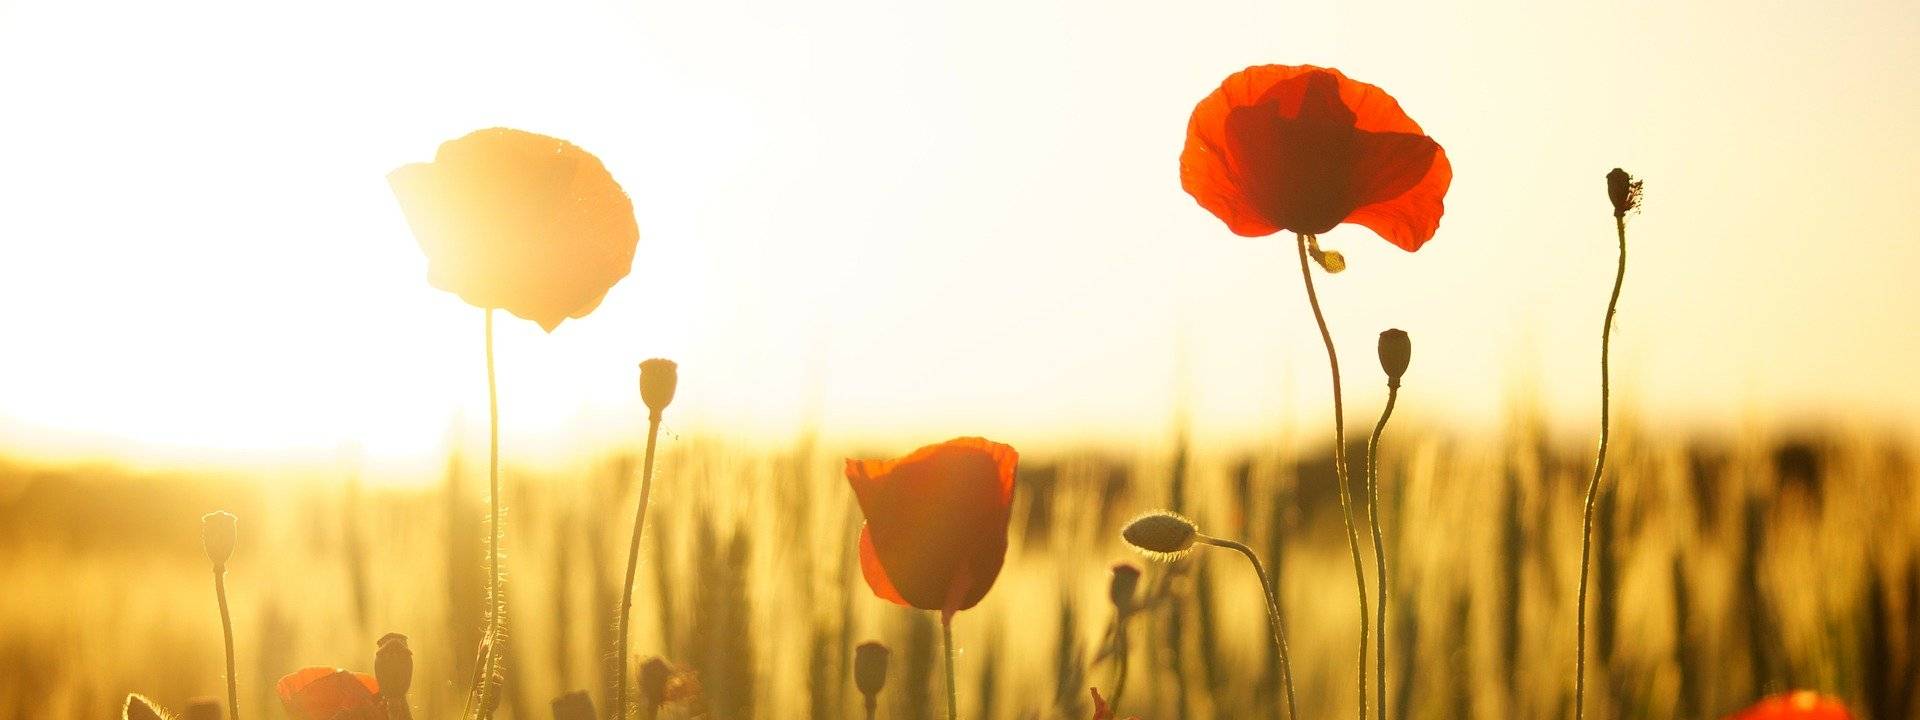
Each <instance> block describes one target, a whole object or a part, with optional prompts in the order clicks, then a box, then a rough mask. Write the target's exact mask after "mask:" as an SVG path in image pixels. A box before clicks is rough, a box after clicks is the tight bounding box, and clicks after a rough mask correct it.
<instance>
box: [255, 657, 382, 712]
mask: <svg viewBox="0 0 1920 720" xmlns="http://www.w3.org/2000/svg"><path fill="white" fill-rule="evenodd" d="M274 690H275V691H276V692H278V693H279V695H280V704H281V705H282V706H285V707H286V709H287V715H288V717H291V718H294V720H385V718H386V711H385V709H384V708H383V706H382V705H381V704H380V699H379V695H380V683H379V682H378V681H376V680H374V679H373V676H372V675H368V674H366V673H357V672H347V671H345V670H340V669H338V668H330V667H310V668H302V669H300V670H296V671H294V672H293V673H290V674H288V675H287V676H286V677H283V678H280V682H279V683H278V684H277V685H275V686H274Z"/></svg>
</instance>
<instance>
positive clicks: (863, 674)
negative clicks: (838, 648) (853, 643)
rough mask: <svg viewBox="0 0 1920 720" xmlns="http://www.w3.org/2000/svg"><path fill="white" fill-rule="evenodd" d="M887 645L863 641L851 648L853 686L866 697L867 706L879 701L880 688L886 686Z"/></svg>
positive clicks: (872, 705)
mask: <svg viewBox="0 0 1920 720" xmlns="http://www.w3.org/2000/svg"><path fill="white" fill-rule="evenodd" d="M890 654H891V653H889V652H888V650H887V646H885V645H882V644H880V643H877V642H872V641H869V642H863V643H860V646H859V647H856V648H854V649H853V686H854V687H856V688H859V689H860V694H861V695H865V696H866V698H867V707H869V708H871V707H874V706H875V704H876V703H878V702H879V699H878V698H879V697H880V690H881V689H882V688H885V687H886V686H887V656H888V655H890Z"/></svg>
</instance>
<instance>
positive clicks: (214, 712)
mask: <svg viewBox="0 0 1920 720" xmlns="http://www.w3.org/2000/svg"><path fill="white" fill-rule="evenodd" d="M221 717H222V715H221V713H220V701H219V700H215V699H213V698H199V699H197V700H194V701H192V702H189V703H187V711H186V712H183V713H180V720H220V719H221Z"/></svg>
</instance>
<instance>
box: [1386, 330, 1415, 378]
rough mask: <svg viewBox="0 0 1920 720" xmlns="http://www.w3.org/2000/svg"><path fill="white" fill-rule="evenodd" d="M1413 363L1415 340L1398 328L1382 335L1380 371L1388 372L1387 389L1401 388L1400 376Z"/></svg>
mask: <svg viewBox="0 0 1920 720" xmlns="http://www.w3.org/2000/svg"><path fill="white" fill-rule="evenodd" d="M1412 361H1413V339H1412V338H1409V337H1407V331H1405V330H1401V329H1398V328H1395V329H1392V330H1388V331H1386V332H1382V333H1380V369H1381V370H1385V371H1386V372H1387V387H1400V376H1401V375H1405V374H1406V373H1407V363H1409V362H1412Z"/></svg>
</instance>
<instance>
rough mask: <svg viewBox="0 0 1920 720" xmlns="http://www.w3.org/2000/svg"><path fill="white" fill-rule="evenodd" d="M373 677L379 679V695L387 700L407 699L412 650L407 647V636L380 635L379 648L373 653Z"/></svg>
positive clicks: (400, 701) (402, 700)
mask: <svg viewBox="0 0 1920 720" xmlns="http://www.w3.org/2000/svg"><path fill="white" fill-rule="evenodd" d="M373 677H374V679H376V680H378V681H380V696H381V697H383V698H385V699H386V700H387V702H390V703H391V702H399V703H405V702H406V701H407V700H406V696H407V690H408V689H409V688H412V687H413V651H412V650H410V649H408V648H407V636H405V635H401V634H400V633H387V634H386V635H382V636H381V637H380V649H379V651H377V652H375V653H374V655H373Z"/></svg>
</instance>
